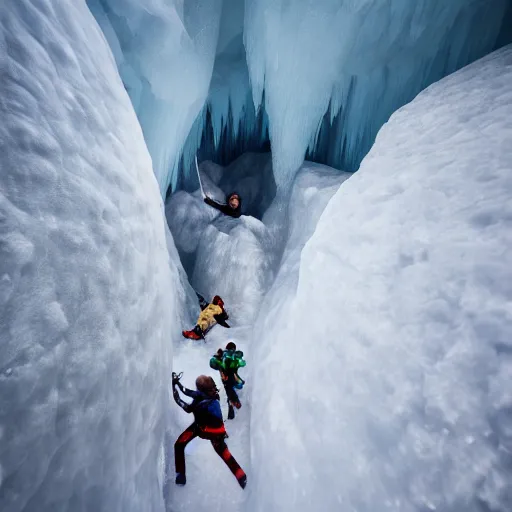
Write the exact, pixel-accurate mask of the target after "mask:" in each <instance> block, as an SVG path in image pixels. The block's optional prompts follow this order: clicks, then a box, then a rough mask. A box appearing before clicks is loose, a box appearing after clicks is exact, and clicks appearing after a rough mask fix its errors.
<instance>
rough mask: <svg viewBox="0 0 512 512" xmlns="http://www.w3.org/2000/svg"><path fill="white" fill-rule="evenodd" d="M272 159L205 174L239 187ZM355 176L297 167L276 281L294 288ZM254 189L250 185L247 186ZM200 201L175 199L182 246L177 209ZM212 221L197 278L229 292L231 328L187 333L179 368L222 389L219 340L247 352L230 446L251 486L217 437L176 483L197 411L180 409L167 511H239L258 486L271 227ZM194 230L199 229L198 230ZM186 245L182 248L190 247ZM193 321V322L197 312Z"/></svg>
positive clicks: (193, 451) (196, 445) (188, 379)
mask: <svg viewBox="0 0 512 512" xmlns="http://www.w3.org/2000/svg"><path fill="white" fill-rule="evenodd" d="M269 161H270V155H250V154H248V155H244V156H243V157H241V158H239V159H238V160H237V161H236V162H234V163H233V164H232V165H231V166H230V167H229V168H227V169H222V168H220V167H219V166H215V165H211V164H210V163H208V162H205V163H203V165H202V167H203V170H204V172H205V173H206V172H208V174H210V175H212V177H214V180H213V181H217V182H222V181H223V180H226V179H229V180H234V179H235V177H236V176H238V177H239V179H240V180H241V181H240V183H233V184H234V185H235V186H236V187H235V188H237V189H239V188H240V186H242V185H243V183H244V182H245V181H246V180H247V179H249V180H250V182H253V180H254V179H255V178H256V177H257V176H260V175H261V174H262V166H265V165H269ZM348 176H350V174H348V173H344V174H343V175H340V173H339V171H336V170H335V169H330V168H327V167H325V166H321V165H316V164H312V163H310V162H306V163H305V164H304V166H303V168H302V169H301V171H300V172H299V173H298V176H297V179H296V183H295V185H294V187H293V189H292V195H291V205H290V212H291V216H292V218H291V219H290V223H291V224H290V238H289V243H288V246H287V249H288V250H287V251H286V253H285V258H284V263H283V264H282V266H281V272H280V273H279V275H278V277H277V280H276V283H277V284H276V287H277V288H278V289H279V291H280V292H284V293H285V294H286V293H288V294H289V293H290V284H289V283H290V282H294V283H295V286H296V280H297V277H298V265H299V261H300V252H301V250H302V248H303V246H304V244H305V243H306V241H307V239H308V238H309V236H311V234H312V233H313V232H314V229H315V225H316V222H317V220H318V218H319V216H320V214H321V212H322V210H323V209H324V208H325V205H326V204H327V202H328V200H329V198H330V197H331V196H332V194H334V192H335V191H336V190H337V188H338V187H339V185H340V183H341V182H342V181H343V180H344V179H346V178H347V177H348ZM247 192H250V191H249V190H247ZM193 205H195V207H196V208H197V207H200V206H201V200H200V198H199V196H198V194H197V192H195V193H194V194H185V193H184V192H178V193H176V194H174V195H173V196H171V198H170V199H169V201H168V204H167V214H168V219H169V221H170V224H171V227H172V229H173V232H174V231H175V230H176V229H178V236H176V240H177V243H178V247H179V246H180V241H181V239H182V233H181V232H180V231H179V225H180V221H179V220H178V219H177V218H174V216H175V215H176V216H178V217H179V218H181V217H180V212H185V211H187V212H190V211H194V210H193V208H194V206H193ZM196 213H197V212H196ZM194 216H195V214H194V215H193V217H194ZM191 225H192V224H190V225H187V227H186V228H185V230H190V229H191ZM206 226H207V227H206V228H205V227H203V228H202V231H201V233H200V234H198V235H197V236H199V238H200V243H199V249H198V250H197V257H196V260H195V261H196V263H195V268H194V270H193V277H192V283H193V284H194V286H195V288H196V289H198V290H199V291H201V292H202V293H204V294H205V295H206V296H207V297H208V298H210V297H211V296H212V295H213V294H216V293H219V294H220V295H221V296H222V297H223V298H224V299H225V301H226V307H227V310H228V312H229V314H230V320H229V323H230V324H231V329H229V330H228V329H225V328H223V327H220V326H217V327H215V328H214V329H212V330H211V331H210V332H209V333H208V335H207V339H206V343H204V342H202V341H201V342H194V341H189V340H183V342H182V343H180V344H178V346H177V348H176V351H175V359H174V368H175V369H176V371H184V381H185V383H186V384H187V385H188V386H189V387H192V386H193V382H194V378H195V377H196V376H197V375H199V374H201V373H204V374H207V375H211V376H212V377H214V379H215V380H216V381H217V385H218V387H219V388H220V389H221V390H223V388H222V386H221V382H220V379H219V375H218V373H217V372H214V371H212V370H211V369H210V368H209V366H208V361H209V359H210V357H211V356H212V355H213V353H214V352H215V351H216V349H217V347H225V345H226V343H227V342H228V341H231V340H233V341H235V343H236V344H237V347H238V348H239V349H241V350H243V351H244V354H245V359H246V360H247V361H248V367H247V368H244V369H243V370H242V371H241V375H242V376H243V378H244V379H246V380H247V384H246V387H245V388H244V390H243V391H242V392H241V401H242V404H243V406H242V409H241V410H240V411H238V412H237V415H236V418H235V420H234V421H227V422H226V428H227V430H228V433H229V439H228V445H229V447H230V449H231V451H232V453H233V455H234V456H235V458H236V459H237V460H238V461H239V462H240V464H241V465H242V467H243V468H244V469H245V470H246V471H248V479H249V485H248V488H247V489H246V490H245V491H244V492H242V491H241V490H240V489H239V488H238V485H237V483H236V481H235V479H234V478H233V477H232V476H231V475H230V474H229V471H228V470H227V469H226V468H225V467H224V466H223V464H222V462H221V461H220V460H219V458H218V456H217V455H216V454H215V453H214V452H213V450H212V448H211V446H210V444H209V443H208V442H205V441H201V440H196V441H194V442H192V443H191V444H190V445H189V448H187V454H186V455H187V486H186V487H185V488H178V489H176V490H174V489H175V486H174V458H173V456H172V445H173V443H174V441H175V439H176V438H177V436H178V435H179V433H180V432H181V431H182V430H183V429H184V428H185V427H186V426H188V424H189V423H190V421H191V419H190V416H187V415H186V414H184V413H181V412H180V413H179V414H178V415H177V416H174V415H173V418H172V420H171V429H170V435H169V442H168V443H167V444H168V452H169V453H168V457H167V466H166V474H167V477H168V486H166V489H165V495H166V496H167V507H168V510H169V511H173V512H178V511H187V510H198V511H200V510H208V511H216V510H218V511H224V512H235V511H239V510H244V509H245V500H246V499H247V497H248V495H249V496H250V492H251V491H250V489H251V480H252V474H253V472H251V471H249V469H250V466H249V463H250V450H249V447H250V443H249V434H250V429H249V426H250V412H251V401H250V390H251V386H252V377H251V374H252V371H251V370H252V368H253V367H254V366H255V365H256V366H257V361H256V360H254V358H253V357H252V351H253V348H254V346H257V342H258V341H259V340H258V337H257V336H256V337H254V336H253V332H252V326H253V322H254V318H255V316H256V315H257V313H258V311H259V308H260V307H261V306H262V307H263V308H264V310H265V311H266V312H267V313H268V314H272V308H273V307H274V306H276V303H275V302H274V303H270V304H265V303H264V294H265V291H266V290H267V288H268V286H269V284H270V281H271V279H272V277H273V273H272V272H271V271H270V269H269V268H268V264H269V261H270V260H271V259H273V256H272V255H271V254H269V247H268V245H267V242H266V238H267V229H266V228H265V226H264V225H263V224H262V223H261V222H260V221H259V220H257V219H255V218H252V217H250V216H242V217H241V218H240V219H231V218H227V217H224V216H222V215H217V214H214V219H213V220H212V221H211V223H209V224H206ZM189 232H190V233H192V231H189ZM181 248H182V249H183V246H182V247H181ZM194 250H195V249H194ZM271 296H272V298H273V299H274V300H275V299H276V297H278V296H279V293H274V292H272V294H271ZM279 298H280V299H282V300H283V301H287V298H288V297H287V296H286V295H285V296H283V297H281V296H279ZM195 313H196V315H197V314H198V313H199V307H198V306H197V305H196V306H195ZM192 321H193V322H194V321H195V318H194V319H193V320H192ZM191 325H192V324H191ZM221 403H222V405H223V412H224V417H225V418H226V415H227V407H226V399H225V396H224V392H222V394H221Z"/></svg>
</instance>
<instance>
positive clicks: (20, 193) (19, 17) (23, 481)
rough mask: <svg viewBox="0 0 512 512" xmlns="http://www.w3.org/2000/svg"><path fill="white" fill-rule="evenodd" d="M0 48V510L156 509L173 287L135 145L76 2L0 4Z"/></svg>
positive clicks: (115, 83) (106, 57)
mask: <svg viewBox="0 0 512 512" xmlns="http://www.w3.org/2000/svg"><path fill="white" fill-rule="evenodd" d="M0 48H1V51H0V74H1V77H2V78H1V80H0V510H1V511H2V512H18V511H24V512H32V511H34V512H36V511H37V512H50V511H51V512H55V511H69V512H77V511H97V512H99V511H105V512H106V511H109V512H112V511H121V510H122V511H123V512H129V511H133V512H141V511H145V512H146V511H148V512H149V511H157V510H163V500H162V497H161V490H160V489H159V480H160V481H161V474H160V472H159V466H158V463H159V451H160V450H161V446H162V440H163V434H164V411H166V410H167V409H168V406H169V402H168V394H167V392H166V391H167V390H166V383H167V381H168V377H169V370H170V365H171V355H172V354H171V345H172V339H171V338H172V335H171V333H172V332H173V329H174V330H176V327H178V329H179V325H180V320H179V316H180V314H181V312H180V305H179V304H178V303H177V302H176V301H175V296H179V294H180V293H183V290H182V289H181V288H180V286H181V285H180V284H179V274H178V271H177V265H179V262H178V261H177V257H176V258H175V260H174V261H170V260H169V255H168V252H167V249H166V233H165V229H166V228H165V225H164V224H165V223H164V219H163V215H162V210H163V207H162V202H161V199H160V194H159V190H158V185H157V182H156V180H155V177H154V174H153V172H152V167H151V160H150V157H149V154H148V151H147V149H146V146H145V144H144V141H143V137H142V132H141V130H140V127H139V124H138V122H137V118H136V116H135V113H134V111H133V108H132V105H131V103H130V100H129V98H128V95H127V94H126V91H125V90H124V88H123V84H122V82H121V80H120V79H119V76H118V74H117V69H116V66H115V62H114V60H113V58H112V55H111V53H110V49H109V48H108V46H107V44H106V42H105V40H104V37H103V34H102V33H101V31H100V29H99V28H98V26H97V25H96V22H95V20H94V18H93V17H92V15H91V13H90V12H89V10H88V9H87V8H86V6H85V3H84V2H83V1H76V0H59V1H55V0H38V1H37V2H34V1H30V0H14V1H8V2H2V3H1V5H0ZM178 332H179V331H178Z"/></svg>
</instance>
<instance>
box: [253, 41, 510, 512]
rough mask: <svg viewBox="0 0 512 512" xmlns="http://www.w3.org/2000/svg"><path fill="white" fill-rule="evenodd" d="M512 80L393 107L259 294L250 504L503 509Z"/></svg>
mask: <svg viewBox="0 0 512 512" xmlns="http://www.w3.org/2000/svg"><path fill="white" fill-rule="evenodd" d="M511 83H512V47H508V48H507V49H504V50H502V51H499V52H497V53H495V54H493V55H491V56H489V57H488V58H485V59H484V60H482V61H479V62H477V63H476V64H474V65H472V66H470V67H468V68H466V69H464V70H462V71H460V72H458V73H456V74H455V75H452V76H450V77H448V78H447V79H445V80H443V81H441V82H439V83H437V84H435V85H433V86H432V87H430V88H429V89H428V90H426V91H425V92H423V93H421V94H420V95H419V96H418V97H417V98H416V99H415V100H414V101H413V102H412V103H410V104H409V105H407V106H405V107H404V108H402V109H401V110H400V111H398V112H397V113H395V114H394V115H393V116H392V118H391V120H390V121H389V122H388V123H387V124H386V125H385V126H384V128H383V129H382V130H381V132H380V133H379V135H378V137H377V141H376V144H375V146H374V147H373V149H372V150H371V152H370V153H369V155H368V156H367V158H366V159H365V160H364V161H363V164H362V166H361V169H360V171H359V172H358V173H356V174H355V175H354V176H353V177H352V178H351V179H350V180H348V181H347V182H346V183H344V184H343V185H342V186H341V187H340V189H339V190H338V192H337V193H336V194H335V196H334V197H333V199H332V200H331V201H330V202H329V204H328V206H327V208H326V209H325V211H324V213H323V214H322V217H321V219H320V221H319V223H318V226H317V228H316V230H315V232H314V234H313V236H312V237H311V239H310V240H309V242H308V243H307V244H306V247H305V249H304V251H303V252H302V254H301V261H300V272H299V277H298V287H297V290H296V293H295V283H294V282H293V281H292V282H291V283H290V285H288V284H283V286H287V287H288V289H287V290H283V289H282V287H280V286H278V283H276V285H275V286H274V287H273V289H272V290H271V292H270V293H269V295H268V296H267V298H266V299H265V301H266V303H267V304H275V307H273V311H272V316H269V314H268V311H267V310H266V309H264V308H263V309H262V310H261V311H260V318H259V320H258V322H257V331H256V332H257V333H259V335H260V336H261V338H258V336H255V341H256V340H258V343H259V346H258V347H256V346H255V348H254V351H253V365H254V366H255V370H254V372H253V374H252V380H251V392H252V395H251V396H252V398H251V400H252V415H251V453H252V466H251V467H252V473H251V494H250V500H249V502H248V503H247V507H246V510H250V511H254V512H259V511H262V510H268V511H289V510H294V511H296V512H302V511H310V510H329V511H331V510H342V511H345V510H346V511H348V510H353V511H357V512H375V511H382V510H390V511H394V512H399V511H400V512H420V511H425V510H442V511H450V512H455V511H457V512H460V511H462V510H464V511H465V512H477V511H482V510H492V511H495V512H508V511H510V510H512V494H511V492H512V486H511V482H512V470H511V463H512V455H511V454H512V437H511V432H512V413H511V411H512V387H511V386H510V383H511V382H512V358H511V353H512V344H511V338H510V333H511V332H512V288H511V285H512V270H511V269H512V267H511V265H510V262H511V261H512V253H511V252H512V225H511V220H512V203H511V201H510V198H511V195H512V152H511V140H512V89H511V87H510V84H511ZM274 297H277V299H276V298H274Z"/></svg>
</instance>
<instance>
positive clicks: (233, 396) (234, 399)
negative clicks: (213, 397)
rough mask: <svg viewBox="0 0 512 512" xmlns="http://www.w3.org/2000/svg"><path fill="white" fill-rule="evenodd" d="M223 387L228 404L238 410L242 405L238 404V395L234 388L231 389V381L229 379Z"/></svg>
mask: <svg viewBox="0 0 512 512" xmlns="http://www.w3.org/2000/svg"><path fill="white" fill-rule="evenodd" d="M224 387H225V389H226V395H227V396H228V400H229V402H231V404H232V405H233V406H234V407H236V408H237V409H240V407H242V404H241V403H240V399H239V398H238V394H237V392H236V391H235V388H234V387H233V381H232V380H231V379H229V380H228V381H227V382H226V384H225V385H224Z"/></svg>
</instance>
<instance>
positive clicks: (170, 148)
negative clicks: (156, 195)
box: [87, 0, 222, 196]
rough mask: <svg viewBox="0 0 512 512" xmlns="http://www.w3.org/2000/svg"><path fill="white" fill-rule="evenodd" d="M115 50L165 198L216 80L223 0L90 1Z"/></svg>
mask: <svg viewBox="0 0 512 512" xmlns="http://www.w3.org/2000/svg"><path fill="white" fill-rule="evenodd" d="M87 4H88V6H89V7H90V9H91V11H92V12H93V14H94V15H95V16H96V19H97V20H98V23H99V24H100V26H101V27H102V30H103V32H104V33H105V36H106V38H107V40H108V42H109V44H110V46H111V47H112V48H113V51H114V54H115V55H116V60H117V64H118V68H119V72H120V74H121V77H122V79H123V82H124V84H125V87H126V89H127V91H128V93H129V94H130V98H131V99H132V102H133V105H134V107H135V110H136V112H137V115H138V118H139V121H140V124H141V126H142V129H143V132H144V138H145V140H146V143H147V145H148V149H149V151H150V153H151V157H152V159H153V167H154V170H155V174H156V176H157V179H158V183H159V185H160V189H161V191H162V194H163V195H164V196H165V192H166V190H167V187H168V186H169V185H172V186H173V188H175V186H176V183H177V175H176V173H175V172H174V169H175V168H177V165H178V163H179V160H180V157H181V153H182V149H183V146H184V144H185V140H186V137H187V135H188V134H189V131H190V129H191V128H192V125H193V123H194V120H195V119H196V117H197V116H198V114H199V113H200V112H201V111H202V109H203V105H204V103H205V101H206V97H207V95H208V87H209V84H210V80H211V77H212V70H213V63H214V58H215V51H216V47H217V39H218V35H219V25H220V19H221V11H222V0H144V1H140V0H107V1H104V0H87Z"/></svg>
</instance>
